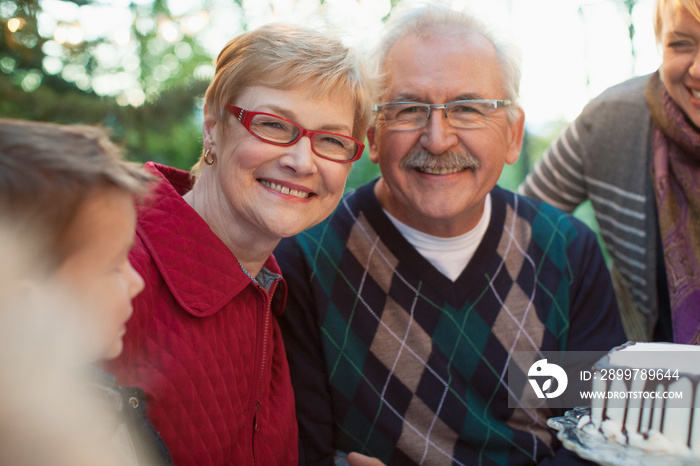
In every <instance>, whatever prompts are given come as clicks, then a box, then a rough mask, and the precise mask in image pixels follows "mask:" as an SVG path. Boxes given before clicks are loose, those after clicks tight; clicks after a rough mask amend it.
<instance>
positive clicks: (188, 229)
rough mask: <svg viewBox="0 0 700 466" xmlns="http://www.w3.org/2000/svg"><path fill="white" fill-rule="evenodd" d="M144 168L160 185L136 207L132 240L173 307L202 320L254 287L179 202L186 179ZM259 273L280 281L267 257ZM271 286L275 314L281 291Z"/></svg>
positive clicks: (187, 184) (281, 300) (163, 169)
mask: <svg viewBox="0 0 700 466" xmlns="http://www.w3.org/2000/svg"><path fill="white" fill-rule="evenodd" d="M145 168H146V169H147V170H150V171H152V172H153V173H154V174H155V175H156V177H157V178H158V179H159V180H160V182H159V183H158V184H157V185H156V187H155V188H154V191H153V195H152V196H150V197H148V198H147V199H145V200H144V202H143V203H142V205H140V206H139V207H138V213H139V222H138V226H137V234H138V236H139V237H140V239H141V240H142V241H143V243H144V245H145V247H146V249H147V250H148V252H149V253H150V255H151V258H152V259H153V261H154V263H155V265H156V267H157V268H158V270H159V271H160V273H161V275H162V276H163V279H164V280H165V283H166V284H167V286H168V288H169V289H170V292H171V293H172V294H173V296H174V297H175V299H176V300H177V301H178V303H179V304H180V305H181V306H182V307H183V308H184V309H185V310H186V311H187V312H189V313H190V314H192V315H193V316H196V317H207V316H210V315H212V314H214V313H216V312H218V311H219V310H220V309H221V308H222V307H223V306H224V305H226V304H227V303H229V302H230V301H231V300H232V299H233V298H234V297H235V296H236V295H238V294H239V293H240V292H241V291H243V289H244V288H246V287H247V286H256V285H255V283H254V281H253V280H252V279H251V277H250V276H249V275H248V274H247V273H246V272H245V271H244V270H243V269H242V267H241V265H240V264H239V263H238V260H237V259H236V257H235V256H234V255H233V254H232V253H231V251H230V250H229V249H228V248H227V247H226V246H225V245H224V243H223V242H222V241H221V240H220V239H219V237H218V236H216V235H215V234H214V233H213V232H212V231H211V229H210V228H209V226H208V225H207V224H206V222H205V221H204V220H203V219H202V218H201V217H200V216H199V215H198V214H197V213H196V212H195V210H194V209H192V207H190V205H189V204H187V202H185V200H184V199H183V198H182V196H183V195H184V194H185V193H186V192H188V191H189V190H190V189H191V188H192V184H193V182H192V181H193V180H192V178H191V176H190V173H189V172H186V171H183V170H179V169H176V168H172V167H167V166H164V165H160V164H157V163H153V162H148V163H147V164H146V166H145ZM264 267H266V268H267V269H268V270H269V271H270V272H272V273H273V274H276V275H278V276H281V272H280V269H279V266H278V265H277V261H276V260H275V258H274V257H273V256H272V255H271V256H270V257H269V258H268V259H267V261H266V262H265V265H264ZM280 284H282V286H279V285H280ZM272 286H273V289H275V290H276V292H275V299H273V302H272V309H273V311H275V312H276V313H281V311H282V310H283V309H284V301H285V299H284V298H285V297H286V286H285V285H284V282H283V281H282V280H281V277H279V278H278V279H277V286H275V285H274V284H273V285H272ZM268 299H269V298H268Z"/></svg>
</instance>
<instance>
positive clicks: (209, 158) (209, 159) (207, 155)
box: [204, 149, 216, 165]
mask: <svg viewBox="0 0 700 466" xmlns="http://www.w3.org/2000/svg"><path fill="white" fill-rule="evenodd" d="M214 162H216V156H215V155H214V154H212V153H211V150H210V149H207V150H206V152H204V163H206V164H207V165H214Z"/></svg>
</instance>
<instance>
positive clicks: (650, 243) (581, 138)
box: [521, 0, 700, 344]
mask: <svg viewBox="0 0 700 466" xmlns="http://www.w3.org/2000/svg"><path fill="white" fill-rule="evenodd" d="M654 28H655V32H656V39H657V42H658V44H659V45H660V47H661V50H662V52H663V57H662V63H661V67H660V68H659V70H658V72H656V73H654V74H652V75H649V76H644V77H639V78H634V79H631V80H629V81H627V82H624V83H622V84H619V85H617V86H614V87H612V88H610V89H608V90H607V91H606V92H604V93H603V94H601V95H600V96H599V97H598V98H596V99H595V100H593V101H592V102H591V103H589V104H588V105H587V106H586V108H585V109H584V110H583V112H582V113H581V115H580V116H579V117H578V118H577V119H576V120H575V121H574V122H573V123H572V124H571V126H570V127H569V128H568V129H567V130H566V131H565V132H564V133H563V135H562V136H561V137H560V138H559V139H558V140H557V141H555V143H554V144H553V145H552V147H551V149H550V150H549V151H547V153H545V155H544V158H543V159H542V161H541V162H540V163H539V164H538V165H537V166H536V167H535V168H534V170H533V171H532V172H531V173H530V175H529V176H528V178H527V179H526V180H525V183H524V185H523V186H522V187H521V191H522V192H523V193H525V194H527V195H529V196H532V197H537V198H540V199H543V200H545V201H547V202H549V203H551V204H553V205H555V206H557V207H559V208H562V209H564V210H568V211H571V210H573V209H574V208H575V207H576V206H578V205H579V204H580V203H582V202H583V201H585V200H586V199H590V201H591V202H592V204H593V208H594V210H595V213H596V217H597V220H598V223H599V224H600V230H601V233H602V236H603V239H604V240H605V245H606V246H607V249H608V251H609V252H610V256H611V257H612V265H613V278H614V279H615V280H616V282H617V283H616V285H617V286H616V291H617V294H618V300H619V302H620V309H621V312H622V318H623V323H624V325H625V330H626V332H627V336H628V337H629V338H630V339H631V340H668V341H675V342H679V343H691V344H697V343H699V342H700V0H657V3H656V9H655V15H654Z"/></svg>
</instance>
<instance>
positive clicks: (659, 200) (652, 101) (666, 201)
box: [646, 73, 700, 344]
mask: <svg viewBox="0 0 700 466" xmlns="http://www.w3.org/2000/svg"><path fill="white" fill-rule="evenodd" d="M646 99H647V103H648V104H649V108H650V110H651V117H652V120H653V121H654V128H653V130H652V141H651V151H652V163H651V175H652V179H653V181H654V192H655V195H656V205H657V209H658V212H659V226H660V229H661V241H662V244H663V250H664V258H665V263H666V276H667V278H668V287H669V294H670V296H671V320H672V322H673V339H674V341H675V342H677V343H689V344H698V343H700V133H699V132H698V130H697V129H696V128H695V127H694V126H693V125H692V124H691V123H689V122H688V120H687V119H686V117H685V115H684V114H683V112H682V111H681V109H680V108H679V107H678V105H676V103H675V102H674V101H673V100H672V99H671V97H670V96H669V94H668V92H667V91H666V88H665V87H664V85H663V84H662V83H661V79H660V78H659V74H658V73H656V74H654V76H652V78H651V79H650V80H649V84H648V86H647V91H646Z"/></svg>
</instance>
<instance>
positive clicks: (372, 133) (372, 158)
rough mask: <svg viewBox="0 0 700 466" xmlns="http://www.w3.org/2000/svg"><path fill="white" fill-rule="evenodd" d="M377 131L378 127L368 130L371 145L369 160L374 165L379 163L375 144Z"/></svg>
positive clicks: (371, 127) (368, 139) (368, 140)
mask: <svg viewBox="0 0 700 466" xmlns="http://www.w3.org/2000/svg"><path fill="white" fill-rule="evenodd" d="M376 130H377V128H376V126H374V125H372V126H370V127H369V128H367V142H368V143H369V146H368V148H369V160H370V162H372V163H379V155H378V153H377V145H376V144H375V142H376V140H375V136H376V133H375V131H376Z"/></svg>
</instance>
